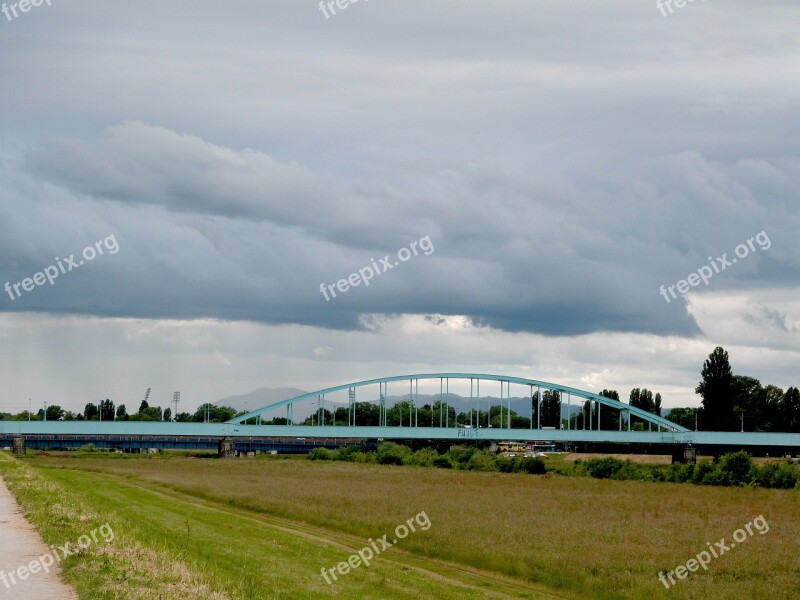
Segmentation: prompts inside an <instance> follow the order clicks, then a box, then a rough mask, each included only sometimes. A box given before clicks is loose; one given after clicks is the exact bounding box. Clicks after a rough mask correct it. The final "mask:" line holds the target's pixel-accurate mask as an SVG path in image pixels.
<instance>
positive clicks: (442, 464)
mask: <svg viewBox="0 0 800 600" xmlns="http://www.w3.org/2000/svg"><path fill="white" fill-rule="evenodd" d="M433 466H434V467H436V468H438V469H452V468H453V463H452V462H451V461H450V459H449V458H448V457H447V456H440V457H438V458H435V459H434V460H433Z"/></svg>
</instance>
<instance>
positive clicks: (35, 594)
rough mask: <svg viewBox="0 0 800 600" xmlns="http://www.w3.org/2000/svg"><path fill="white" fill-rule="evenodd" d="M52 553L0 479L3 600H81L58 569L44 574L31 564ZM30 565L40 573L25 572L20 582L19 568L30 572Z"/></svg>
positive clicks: (0, 578) (0, 545) (1, 597)
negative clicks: (62, 577)
mask: <svg viewBox="0 0 800 600" xmlns="http://www.w3.org/2000/svg"><path fill="white" fill-rule="evenodd" d="M51 552H52V551H51V550H50V548H48V547H47V546H46V545H45V543H44V542H43V541H42V538H41V537H39V534H38V532H37V531H36V529H34V527H33V526H32V525H31V524H30V523H28V521H27V520H25V517H23V516H22V511H21V510H20V508H19V505H18V504H17V502H16V500H14V497H13V496H12V495H11V492H9V491H8V488H7V487H6V483H5V481H3V478H2V477H0V599H1V600H12V599H13V600H78V594H77V593H76V592H75V590H73V589H72V588H71V587H70V586H68V585H65V584H64V583H62V582H61V579H59V576H58V572H59V569H58V567H57V566H55V565H54V566H53V567H49V566H48V570H49V572H45V571H44V570H42V569H41V568H37V567H36V565H31V561H37V563H38V561H39V557H41V556H43V555H45V554H48V553H51ZM51 557H52V554H51ZM53 560H55V559H53ZM43 562H44V563H47V562H49V559H47V558H45V559H44V561H43ZM29 566H33V568H34V570H36V571H38V572H36V573H29V572H27V571H22V573H21V574H22V575H23V576H24V577H25V579H21V578H20V577H19V575H20V572H19V571H18V569H19V568H20V567H24V568H25V569H26V570H27V569H28V567H29Z"/></svg>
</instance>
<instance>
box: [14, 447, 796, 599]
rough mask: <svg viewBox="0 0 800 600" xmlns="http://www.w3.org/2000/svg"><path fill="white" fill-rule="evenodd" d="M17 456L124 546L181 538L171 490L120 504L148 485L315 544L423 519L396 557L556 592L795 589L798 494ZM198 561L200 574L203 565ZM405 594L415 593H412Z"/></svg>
mask: <svg viewBox="0 0 800 600" xmlns="http://www.w3.org/2000/svg"><path fill="white" fill-rule="evenodd" d="M29 462H30V464H32V465H35V466H36V467H38V468H40V469H41V472H42V473H43V474H44V475H45V476H46V477H48V478H49V479H51V480H53V481H57V482H58V483H60V484H61V485H64V486H65V487H67V488H69V489H71V490H73V491H74V492H75V493H79V494H82V495H84V497H86V498H87V500H88V502H89V503H90V504H91V505H92V506H98V505H100V506H106V507H110V506H114V507H116V509H119V507H121V508H122V509H124V510H126V511H127V510H131V511H134V514H132V515H129V518H131V519H133V520H134V521H135V522H129V523H125V524H124V527H126V528H131V529H135V527H136V526H138V525H139V520H141V519H145V520H146V521H147V525H146V527H147V530H146V531H147V532H150V534H149V535H152V536H153V538H152V540H150V539H149V538H146V537H143V535H140V536H139V538H138V539H145V541H147V542H148V543H150V542H152V543H154V544H156V543H161V544H163V545H164V546H165V547H166V549H167V550H169V551H171V552H173V553H174V552H176V550H180V548H182V546H180V544H181V543H182V542H181V539H182V538H183V539H187V522H186V519H185V518H183V519H182V518H181V517H180V512H178V516H175V515H173V513H172V512H171V511H173V510H175V505H174V503H176V502H177V503H178V504H181V503H183V502H185V501H186V498H187V497H186V496H181V500H180V501H178V500H176V499H175V498H172V497H170V498H172V499H169V498H167V497H164V496H158V498H160V500H159V502H164V504H163V505H161V504H158V503H156V504H153V505H152V508H147V509H144V510H139V509H138V508H135V507H134V506H133V504H134V503H138V502H141V501H143V500H145V499H147V500H148V502H154V503H155V502H156V501H155V499H153V490H162V491H163V492H166V491H168V490H174V491H175V492H173V491H169V494H173V493H179V494H187V495H188V498H189V501H190V502H194V501H195V500H192V499H197V502H210V503H212V504H213V506H214V507H216V509H217V510H224V511H231V512H232V513H233V512H236V511H240V510H242V511H247V514H248V515H262V518H264V519H267V520H269V519H275V518H277V519H286V520H287V521H286V523H298V524H308V525H310V526H313V527H319V528H323V529H322V530H320V531H318V532H317V534H318V537H319V538H320V539H326V536H327V539H335V538H336V536H337V535H338V534H341V535H347V536H355V537H354V540H355V541H356V543H357V540H361V544H362V545H363V543H364V541H363V540H366V539H367V538H369V537H373V538H374V537H375V536H376V535H378V536H379V535H381V534H382V533H385V532H389V531H392V530H393V528H394V527H395V526H396V525H397V524H399V523H402V522H404V521H405V520H406V519H407V518H409V517H411V516H413V515H414V514H416V513H418V512H419V511H421V510H425V511H426V512H427V514H428V516H429V517H430V520H431V522H432V526H431V528H430V529H429V530H428V531H427V532H424V533H418V534H413V535H411V536H409V537H408V538H407V539H406V540H404V541H403V542H402V546H401V548H402V550H403V551H406V552H410V553H413V554H414V555H416V556H421V557H425V556H427V557H434V558H436V559H439V560H444V561H449V562H453V563H459V564H463V565H469V566H471V567H474V568H478V569H482V570H484V571H488V572H493V573H497V574H504V575H506V576H510V577H514V578H517V579H518V580H519V581H521V582H523V581H524V582H529V583H531V584H535V585H538V586H542V589H544V590H550V591H552V592H553V593H554V594H556V595H558V596H563V597H576V598H598V599H603V598H609V599H610V598H637V599H638V598H698V599H700V598H703V599H713V598H741V597H747V598H769V599H770V600H779V599H782V598H786V599H789V598H794V597H796V589H797V581H798V580H800V563H799V562H798V561H797V558H796V552H797V535H798V532H800V501H799V499H798V494H797V492H796V491H794V490H775V489H761V488H756V489H749V488H738V487H726V488H723V487H709V486H695V485H689V484H673V483H642V482H634V481H609V480H598V479H593V478H578V477H560V476H557V475H545V476H537V475H527V474H502V473H480V472H465V471H450V470H443V469H431V468H420V467H391V466H382V465H371V464H353V463H341V462H335V463H332V462H312V461H305V460H280V459H278V460H275V459H250V460H244V459H240V460H228V461H224V460H213V459H208V460H203V459H190V458H171V459H161V458H127V457H126V458H120V459H117V460H114V459H111V458H110V457H106V456H97V455H95V456H84V457H80V458H79V457H77V456H76V457H74V458H73V457H63V456H58V457H40V458H35V459H33V460H31V461H29ZM126 506H127V507H128V508H125V507H126ZM758 515H763V516H764V517H765V518H766V520H767V522H768V523H769V526H770V531H769V532H768V533H766V534H765V535H760V534H756V535H754V536H753V537H752V538H749V539H748V540H747V541H746V542H744V543H742V544H740V545H739V546H737V547H736V548H735V549H732V550H731V551H730V552H728V553H726V554H725V555H724V556H722V557H720V558H718V559H715V560H714V561H713V562H712V563H711V564H710V565H709V569H708V571H706V572H703V571H701V572H698V573H693V574H691V575H690V576H689V577H688V578H687V579H685V580H682V581H678V582H677V584H676V585H675V586H674V587H673V588H671V589H669V590H666V589H665V588H664V587H663V585H662V584H661V583H660V582H659V581H658V578H657V574H658V572H659V571H662V570H663V571H666V570H671V569H674V568H675V567H676V566H677V565H679V564H681V563H685V562H686V560H687V559H689V558H691V557H693V556H695V555H696V554H697V553H698V552H700V551H701V550H703V549H705V547H706V542H715V541H717V540H719V539H720V538H722V537H725V538H727V539H728V541H730V539H731V536H732V533H733V532H734V531H735V530H736V529H738V528H740V527H742V526H744V524H745V523H749V522H750V521H752V520H753V519H754V518H755V517H756V516H758ZM200 516H201V515H199V514H198V515H195V516H192V517H191V520H190V521H189V528H190V529H191V531H190V533H189V534H188V536H189V539H192V540H193V539H194V536H195V534H199V532H200V525H197V524H194V520H195V519H199V518H200ZM203 518H205V519H207V518H210V517H208V515H206V516H205V517H203ZM228 518H229V517H228V516H227V515H226V516H220V520H219V522H217V523H216V525H214V526H213V527H212V526H211V525H209V527H211V528H212V529H214V531H217V532H218V530H217V529H215V528H220V529H223V530H224V529H225V528H226V527H233V525H232V524H229V523H227V519H228ZM231 518H232V517H231ZM233 520H234V521H235V520H236V519H233ZM141 526H142V527H144V525H141ZM167 527H169V528H171V529H170V531H172V535H171V537H169V539H168V540H167V539H164V540H163V541H160V540H159V536H161V537H162V538H167V537H168V536H164V534H163V530H164V528H167ZM250 528H251V529H256V530H257V529H258V528H257V527H253V526H252V525H251V526H250ZM245 529H247V528H245ZM335 532H338V534H336V533H335ZM238 535H240V534H237V536H238ZM241 535H242V536H243V537H241V538H238V537H236V536H234V537H233V538H232V539H236V540H240V541H239V545H238V546H237V547H236V548H235V549H233V550H232V551H233V553H234V555H236V556H238V557H239V563H238V565H239V567H240V570H239V571H235V565H236V564H237V563H236V560H235V559H232V562H231V568H232V569H234V572H235V573H237V574H238V575H237V577H241V578H247V577H252V578H254V579H262V580H268V579H267V578H268V577H271V576H272V573H273V572H274V571H273V567H269V568H267V569H266V570H264V571H262V572H258V569H259V568H262V567H259V564H257V563H254V562H252V560H253V559H252V557H253V555H254V554H264V553H267V554H269V553H270V551H271V549H270V547H269V545H267V546H266V547H265V546H263V545H262V546H258V545H253V544H256V543H257V542H258V540H259V539H260V538H261V536H260V535H256V534H254V533H253V532H251V533H250V534H247V532H246V531H243V532H242V533H241ZM227 539H231V538H227ZM183 547H184V548H185V544H184V546H183ZM210 551H211V550H210V549H209V548H208V547H207V546H203V547H198V548H195V547H194V546H191V547H189V548H185V549H184V550H183V552H184V555H185V556H187V558H191V559H192V560H195V561H196V560H198V556H199V555H202V554H203V553H205V552H210ZM308 551H309V552H316V550H311V549H309V550H308ZM392 552H394V550H392ZM347 554H349V552H344V551H343V552H339V553H337V552H336V551H332V550H331V549H330V548H325V549H324V550H321V551H320V553H319V554H317V555H316V556H315V557H314V559H313V560H311V561H310V562H309V563H303V562H302V557H295V556H287V560H286V562H285V564H284V568H287V569H294V571H295V572H299V573H301V574H302V575H301V576H299V577H298V576H296V577H295V578H294V579H290V580H287V581H286V584H287V585H290V586H296V585H303V582H308V581H313V580H314V577H315V576H316V577H317V578H318V574H317V573H318V570H319V568H320V567H321V566H322V565H333V564H335V563H337V562H339V561H340V560H344V557H346V555H347ZM397 554H398V555H399V553H397ZM387 556H388V555H387ZM386 560H387V561H388V560H389V559H388V558H387V559H386ZM422 564H423V565H429V564H436V563H435V562H433V563H429V562H423V563H422ZM201 566H203V568H202V569H199V572H201V573H207V572H212V573H213V572H214V571H213V569H211V570H210V571H208V570H207V569H209V568H210V567H207V566H206V565H201ZM384 567H387V569H386V570H384V571H383V572H382V575H380V576H381V577H384V578H385V581H384V582H383V584H384V585H386V582H388V581H391V582H394V581H395V579H396V578H397V577H398V575H399V574H400V571H398V570H397V568H396V567H395V566H394V565H391V566H390V565H388V563H387V564H386V565H384V564H383V562H382V564H381V565H378V564H377V563H376V565H375V566H374V567H370V569H369V573H367V571H364V570H362V572H361V573H358V574H357V575H356V576H355V577H361V576H370V577H371V576H372V575H373V574H376V575H377V574H378V573H379V572H380V570H381V569H383V568H384ZM353 577H354V574H350V575H348V576H347V577H346V578H345V579H347V581H346V582H345V583H344V584H343V585H342V586H341V587H337V589H336V591H337V592H340V593H342V594H343V595H342V596H341V597H350V596H349V595H346V594H349V593H350V592H351V591H352V588H351V585H355V583H356V579H355V578H353ZM216 578H217V579H212V583H214V582H216V581H218V579H219V578H221V579H225V577H224V575H223V574H220V573H218V574H217V575H216ZM351 578H353V579H351ZM319 581H320V582H321V579H320V580H319ZM351 581H352V582H353V583H352V584H351ZM373 583H375V584H376V585H377V582H373ZM365 585H367V587H365V588H364V589H365V590H368V591H374V592H375V593H376V594H377V596H379V597H382V598H394V597H404V596H402V595H394V594H395V593H400V592H397V591H396V590H389V589H383V590H381V591H377V590H376V589H375V588H374V587H369V585H368V584H365ZM413 585H414V584H412V587H413ZM222 587H223V588H224V586H222ZM282 589H292V590H294V589H295V588H294V587H287V588H282ZM297 590H298V591H297V592H295V593H294V595H293V596H291V597H295V598H301V597H315V595H317V594H322V593H327V591H325V590H324V588H323V587H319V588H318V589H316V588H314V589H312V588H309V587H307V586H306V587H305V588H302V590H301V589H300V588H297ZM431 593H432V592H431ZM307 594H311V595H307ZM454 594H455V592H451V591H450V589H448V590H447V591H446V592H445V593H444V594H442V595H438V594H436V593H432V596H428V597H437V598H455V597H458V596H457V595H454ZM416 595H418V596H420V597H425V596H426V595H427V594H426V593H425V591H423V590H419V593H417V594H416ZM377 596H376V597H377ZM243 597H246V596H243ZM254 597H261V596H254ZM353 597H357V594H354V595H353ZM362 597H369V594H367V595H363V596H362Z"/></svg>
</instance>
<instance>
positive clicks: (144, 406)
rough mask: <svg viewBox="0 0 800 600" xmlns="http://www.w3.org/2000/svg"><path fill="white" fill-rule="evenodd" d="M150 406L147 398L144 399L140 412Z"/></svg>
mask: <svg viewBox="0 0 800 600" xmlns="http://www.w3.org/2000/svg"><path fill="white" fill-rule="evenodd" d="M148 408H150V405H149V404H148V403H147V400H142V403H141V404H140V405H139V412H140V413H142V412H144V411H146V410H147V409H148Z"/></svg>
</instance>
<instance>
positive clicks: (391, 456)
mask: <svg viewBox="0 0 800 600" xmlns="http://www.w3.org/2000/svg"><path fill="white" fill-rule="evenodd" d="M410 455H411V449H410V448H409V447H408V446H401V445H400V444H395V443H394V442H384V443H382V444H381V445H380V446H378V451H377V453H376V458H377V460H378V464H381V465H402V464H403V463H404V462H405V460H406V458H407V457H408V456H410Z"/></svg>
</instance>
